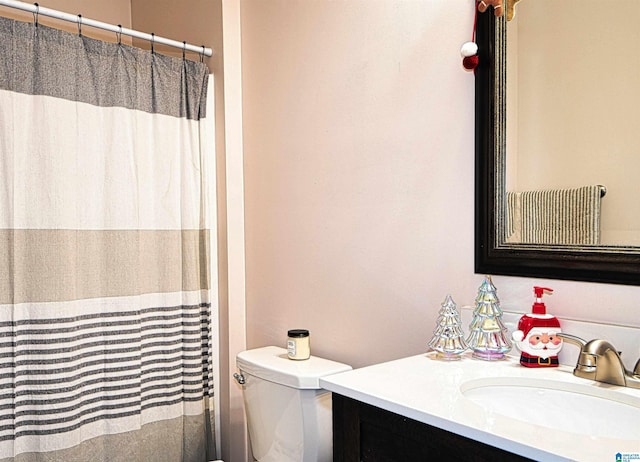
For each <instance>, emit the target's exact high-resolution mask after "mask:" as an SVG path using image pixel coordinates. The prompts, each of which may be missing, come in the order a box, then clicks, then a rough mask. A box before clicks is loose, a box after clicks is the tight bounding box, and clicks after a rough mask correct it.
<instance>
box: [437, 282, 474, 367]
mask: <svg viewBox="0 0 640 462" xmlns="http://www.w3.org/2000/svg"><path fill="white" fill-rule="evenodd" d="M438 315H439V316H438V319H437V320H436V328H435V329H434V331H433V338H432V339H431V341H430V342H429V346H430V347H431V349H432V350H435V351H436V352H437V353H436V358H438V359H443V360H446V361H455V360H457V359H460V355H461V354H462V353H464V352H465V350H466V349H467V344H466V342H465V340H464V332H463V331H462V321H461V320H460V314H459V313H458V308H457V306H456V304H455V302H454V301H453V298H451V295H447V297H446V298H445V300H444V302H442V305H441V306H440V311H439V312H438Z"/></svg>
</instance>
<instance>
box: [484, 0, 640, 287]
mask: <svg viewBox="0 0 640 462" xmlns="http://www.w3.org/2000/svg"><path fill="white" fill-rule="evenodd" d="M581 1H582V6H581V7H580V8H578V7H575V6H574V7H573V12H572V13H571V15H570V16H569V17H564V18H562V17H561V15H558V16H555V13H557V12H558V11H556V10H557V7H556V6H555V5H558V2H552V3H553V4H554V6H551V7H550V6H548V3H549V2H538V0H536V1H534V2H531V1H528V0H525V1H522V2H520V3H519V4H518V9H517V14H516V18H515V20H514V21H520V24H519V26H520V27H521V28H522V27H523V24H524V21H525V20H526V18H524V16H525V15H526V14H527V9H528V8H525V7H526V6H527V3H547V7H546V9H545V10H546V11H545V12H543V13H540V14H542V15H543V18H544V21H543V23H544V25H545V29H544V30H542V31H535V32H531V33H530V35H534V36H535V35H536V34H537V35H538V36H539V37H543V38H541V39H539V40H536V41H531V40H530V41H529V42H528V43H527V42H525V40H524V39H523V41H522V43H516V44H514V43H513V42H514V41H515V39H514V38H513V37H512V35H513V34H512V33H511V32H510V33H511V36H509V37H510V40H511V41H512V43H511V44H512V48H513V49H515V50H516V51H522V50H523V49H526V50H527V51H529V53H528V54H531V55H532V57H533V58H534V59H535V60H537V61H534V64H533V65H530V67H526V66H527V65H526V64H525V63H524V57H523V56H520V55H518V56H517V59H518V61H521V60H522V61H523V62H520V63H519V64H518V68H517V69H519V72H516V73H517V74H520V73H521V72H522V70H523V69H527V71H526V74H527V75H526V77H527V78H528V79H529V81H528V82H527V83H526V85H525V84H524V83H521V82H518V81H517V80H515V79H514V75H513V74H514V71H513V64H512V63H511V62H510V61H508V60H507V53H508V52H507V49H508V47H507V40H508V38H507V37H508V32H507V28H508V27H512V26H511V25H512V23H511V22H510V23H508V24H509V26H507V22H506V21H505V19H504V18H498V19H496V18H494V17H493V16H492V15H490V14H486V13H485V14H479V15H478V19H477V32H476V41H477V43H478V47H479V52H478V54H479V58H480V64H479V66H478V68H477V69H476V101H475V103H476V104H475V110H476V125H475V134H476V139H475V144H476V148H475V149H476V173H475V175H476V176H475V183H476V198H475V201H476V202H475V219H476V230H475V231H476V233H475V235H476V245H475V249H476V254H475V262H476V272H478V273H486V274H502V275H513V276H528V277H543V278H554V279H569V280H581V281H592V282H608V283H619V284H633V285H640V247H638V246H637V245H638V243H639V242H640V239H638V238H637V237H634V236H640V225H639V226H638V227H637V228H634V229H635V231H634V230H632V231H629V229H632V225H631V223H632V222H633V221H634V220H635V219H636V218H637V219H638V220H639V222H640V212H639V211H637V210H636V209H637V207H638V206H637V205H636V204H637V203H638V202H639V201H638V199H640V188H638V186H637V184H638V183H640V182H638V181H636V179H635V173H630V172H635V171H637V169H635V168H633V167H630V166H628V165H627V166H626V167H625V169H626V172H628V173H627V174H626V175H622V176H620V175H618V178H616V179H615V181H614V177H615V175H614V174H613V173H612V170H613V165H614V164H617V163H622V161H617V160H616V161H613V160H612V158H610V157H609V156H611V155H612V151H624V150H626V156H627V158H631V159H635V158H638V157H639V156H638V155H637V153H636V151H637V148H635V149H632V146H631V143H632V142H629V141H628V138H627V139H626V141H625V140H621V139H620V138H622V135H623V134H624V133H628V134H629V135H634V134H635V131H636V129H635V127H637V126H638V122H637V121H636V122H632V121H631V120H629V119H630V118H629V117H627V118H623V119H622V120H621V121H618V122H612V124H610V120H609V118H610V117H611V116H612V115H613V113H614V112H616V113H617V112H622V111H621V109H620V108H617V109H612V108H609V109H604V106H602V103H603V102H606V103H610V102H611V100H615V101H617V102H620V103H622V104H627V103H628V100H629V99H630V98H629V97H628V96H625V93H624V92H622V93H621V94H620V95H615V94H614V93H612V91H619V89H620V87H621V84H620V83H616V84H613V86H611V85H608V84H604V83H603V84H602V85H598V82H596V83H595V84H594V83H593V81H591V82H592V83H591V84H589V85H587V87H588V88H589V91H588V92H583V93H582V94H580V95H579V99H578V101H573V102H570V103H567V102H562V103H560V102H559V101H560V100H559V97H560V95H562V96H563V97H564V96H565V95H566V94H569V93H573V92H574V90H576V89H577V88H579V87H580V86H581V85H577V84H576V83H575V79H577V78H579V74H580V73H582V74H585V73H587V74H589V75H588V76H587V77H591V75H598V74H599V73H600V72H601V71H603V70H604V71H606V70H608V68H609V67H611V64H610V63H609V62H605V61H604V57H603V54H602V53H606V54H607V59H608V58H610V57H611V56H610V55H614V57H615V58H617V61H619V62H621V61H624V63H623V64H629V62H630V61H633V65H635V69H636V71H635V72H634V73H631V75H628V73H627V74H625V73H624V72H623V71H620V70H618V71H615V72H613V74H614V75H615V76H617V77H618V78H620V77H621V76H622V78H623V79H626V80H627V81H628V82H631V84H632V85H633V86H635V87H640V86H638V85H637V83H636V81H637V76H638V71H637V69H638V64H637V63H636V62H635V61H637V60H635V59H634V58H633V54H631V55H629V54H626V53H625V52H624V51H621V50H620V49H619V48H617V45H612V42H611V41H610V40H611V39H612V38H613V35H615V34H614V32H615V31H617V30H619V29H622V28H623V27H622V26H623V23H621V21H620V20H619V15H618V14H616V23H615V24H610V23H607V21H606V19H603V16H602V14H601V10H599V9H598V8H597V7H596V6H594V7H593V12H592V13H594V12H598V11H599V13H598V14H592V16H596V17H597V18H598V21H599V22H598V23H596V26H598V30H604V32H601V33H594V30H595V27H596V26H592V27H590V26H588V25H586V23H585V22H584V21H585V18H584V16H583V15H582V14H577V13H578V12H581V11H582V10H585V9H589V7H588V6H587V7H585V6H584V1H585V0H581ZM630 1H631V2H632V3H633V1H634V0H630ZM561 3H564V2H561ZM594 3H597V2H594ZM607 4H610V5H618V2H611V3H609V2H608V3H607ZM636 8H637V7H636ZM571 21H576V24H578V25H579V28H582V29H583V30H582V33H577V32H576V30H579V28H570V27H567V24H568V23H567V22H571ZM623 22H624V24H632V25H633V28H632V29H631V30H634V31H635V30H637V29H638V28H637V26H636V25H635V24H637V22H633V21H629V22H627V21H626V20H625V21H623ZM563 29H569V30H572V31H573V33H572V37H571V38H572V39H573V40H574V41H578V42H579V43H580V40H583V42H582V43H580V44H581V45H582V46H581V47H578V49H579V50H581V52H579V53H571V54H569V53H567V52H566V51H565V53H564V55H563V56H562V57H561V58H560V59H559V61H560V62H561V63H562V64H563V65H564V66H565V69H564V70H562V69H560V71H552V70H551V68H550V67H549V66H550V61H551V58H550V56H549V55H550V54H551V53H552V52H553V49H552V48H558V49H562V46H560V45H559V44H558V40H560V38H559V36H558V33H559V32H560V31H561V30H563ZM636 33H637V32H636ZM585 40H586V43H585V42H584V41H585ZM595 40H597V41H598V42H599V44H602V43H604V44H605V48H604V50H605V51H603V52H601V53H600V54H598V52H597V50H596V49H595V48H596V47H595V46H591V45H590V43H589V42H590V41H595ZM627 41H629V40H627ZM531 43H534V44H535V45H536V46H540V47H542V46H544V45H545V44H546V45H548V46H549V47H551V48H546V49H542V48H541V49H539V50H537V51H535V52H532V51H531V48H527V47H530V45H531ZM635 43H637V40H632V41H631V45H634V44H635ZM567 54H569V56H567ZM572 61H577V62H579V63H578V64H576V65H574V64H572ZM582 62H585V63H588V66H587V69H590V70H588V71H584V70H583V71H581V72H579V73H578V76H573V77H570V78H569V77H568V74H569V71H570V70H571V69H573V68H579V67H580V66H579V64H581V63H582ZM596 69H597V72H596ZM539 70H542V71H543V72H542V74H540V73H539V72H538V71H539ZM554 72H559V74H556V75H555V79H552V81H551V82H550V83H548V84H547V86H545V87H544V90H542V88H543V87H542V84H541V82H543V81H544V79H545V78H548V77H549V76H550V75H551V76H554ZM509 73H510V75H509ZM536 73H537V74H536ZM605 73H606V72H605ZM565 77H566V78H568V79H569V80H561V79H565ZM571 79H574V80H571ZM567 82H568V83H567ZM509 85H510V87H509ZM514 87H515V89H514ZM518 87H522V91H520V93H519V95H520V96H518V93H515V95H516V96H514V91H515V90H517V89H518ZM558 90H559V91H558ZM636 90H637V89H636ZM554 93H555V94H554ZM544 94H553V97H554V98H553V99H552V101H551V102H544V98H543V96H544ZM527 97H529V100H528V101H527V100H526V98H527ZM514 100H515V101H517V103H518V104H515V105H517V106H518V113H517V114H518V117H517V120H518V121H519V122H520V123H519V124H516V123H515V122H514V119H513V118H512V116H511V113H510V111H511V109H512V106H514ZM551 104H563V105H564V110H565V111H566V112H565V114H564V118H561V119H559V120H560V122H558V121H557V120H556V122H555V126H556V127H557V125H558V124H559V123H562V126H561V127H559V129H560V132H561V134H562V136H561V137H560V139H561V141H557V140H553V139H552V137H551V135H550V134H549V132H546V135H541V134H543V133H545V130H546V128H545V127H544V124H542V125H541V122H531V120H532V119H528V118H527V117H530V115H525V114H521V113H520V112H519V111H520V110H521V109H522V108H525V107H529V108H531V107H533V108H535V109H536V110H537V111H538V112H539V113H541V114H542V115H543V116H545V117H544V118H543V119H542V122H545V121H548V120H553V119H552V116H555V114H551V113H550V112H549V111H552V112H553V111H559V109H558V106H556V107H555V109H554V108H552V107H551ZM635 107H637V106H635ZM635 107H634V109H635ZM545 111H546V112H545ZM589 111H593V114H592V115H591V116H588V117H582V116H583V115H584V114H585V113H587V114H588V113H589ZM508 112H509V115H508ZM635 112H636V113H637V112H638V111H637V110H635ZM569 116H572V117H571V118H574V119H582V120H583V122H584V121H585V120H586V122H588V123H591V126H590V128H589V129H588V131H587V132H586V133H585V134H582V135H579V137H580V136H582V137H583V138H588V137H589V136H592V135H595V134H598V135H599V136H600V138H599V139H600V140H603V139H604V140H605V141H599V142H600V145H599V146H598V147H596V145H595V142H594V140H593V139H592V140H589V143H587V144H586V145H580V147H579V148H575V149H574V146H577V143H578V142H577V141H575V140H573V141H572V140H571V139H570V138H569V137H568V134H569V133H571V132H575V131H577V130H578V129H577V128H574V127H573V126H572V125H569V123H568V119H569V118H570V117H569ZM523 120H527V121H528V122H527V123H526V124H523V123H522V121H523ZM539 120H540V119H539ZM594 122H595V123H594ZM523 125H524V127H523ZM551 125H554V124H550V126H551ZM532 126H535V131H534V135H533V136H531V135H529V133H528V132H527V130H529V129H530V128H531V127H532ZM514 127H515V128H517V129H518V130H517V131H516V130H515V128H514ZM556 131H558V129H556ZM527 137H529V138H534V139H535V138H537V142H538V144H537V145H536V146H534V147H528V146H525V145H524V144H523V140H524V139H525V138H527ZM606 137H608V138H609V140H611V141H612V142H611V143H609V142H607V139H606ZM614 138H615V139H614ZM594 139H595V138H594ZM516 140H517V144H516V143H515V141H516ZM614 141H615V142H614ZM623 141H624V142H626V143H628V144H629V146H631V147H627V146H624V147H622V145H620V144H619V143H620V142H623ZM514 146H515V147H514ZM585 146H586V147H585ZM592 148H593V150H594V151H596V150H597V151H598V152H589V153H585V152H584V151H586V150H588V149H592ZM605 148H607V149H605ZM513 151H516V153H517V156H518V158H519V160H518V162H517V163H516V162H515V161H514V160H513V158H510V157H509V156H510V155H512V154H513ZM527 151H531V152H533V156H534V157H533V158H529V160H526V159H525V160H522V158H521V157H523V156H525V155H528V154H525V152H527ZM547 151H549V152H547ZM603 151H605V152H603ZM541 152H542V153H543V154H540V153H541ZM576 152H578V154H579V156H578V157H577V158H574V159H573V160H571V161H569V162H568V164H567V165H568V166H565V167H559V168H557V170H558V171H559V172H560V175H553V174H549V170H550V169H551V170H553V169H554V166H555V165H559V164H557V163H556V164H554V163H553V162H552V161H553V159H556V161H557V156H559V155H561V154H563V153H564V154H569V155H576ZM546 154H549V156H550V157H547V158H546V159H545V155H546ZM580 156H581V157H580ZM549 159H551V160H549ZM589 162H590V163H594V164H596V165H597V167H596V169H595V170H593V172H595V173H584V172H583V170H584V169H582V167H584V165H583V164H585V163H589ZM518 164H522V165H528V169H527V171H526V173H522V172H518V171H517V170H516V165H518ZM536 164H539V165H541V166H542V168H538V169H537V170H540V171H541V175H539V176H537V177H536V176H535V175H534V174H533V173H534V172H533V170H535V169H534V168H532V167H531V165H536ZM572 165H573V166H574V168H571V166H572ZM572 173H576V174H575V175H573V176H571V174H572ZM577 173H580V175H582V178H581V177H580V175H579V174H577ZM589 175H591V176H589ZM558 178H560V179H561V180H562V181H566V188H574V187H576V186H578V185H580V184H582V183H581V182H584V183H590V184H594V185H598V184H603V185H605V186H606V189H607V195H605V197H603V198H602V200H601V206H602V213H601V220H600V223H601V228H602V231H603V232H602V236H600V237H599V238H598V239H599V240H598V241H597V242H595V243H588V244H586V243H573V242H570V243H556V242H555V241H543V242H542V243H530V242H529V241H527V240H520V239H515V240H514V239H513V238H512V234H511V231H512V229H513V224H512V220H510V219H511V218H512V217H513V216H514V214H513V213H512V210H513V209H512V206H511V204H508V201H509V200H511V197H513V193H514V188H515V190H517V191H523V190H526V189H535V190H546V189H548V188H553V189H555V188H564V187H565V184H561V183H558V181H560V180H559V179H558ZM519 180H520V181H519ZM525 180H526V181H525ZM605 180H606V181H605ZM554 181H556V183H554ZM519 183H520V184H519ZM607 183H608V184H607ZM523 184H524V185H525V186H522V185H523ZM507 186H508V187H509V188H510V189H508V188H507ZM521 186H522V187H521ZM625 188H626V189H625ZM508 192H509V195H508ZM621 197H622V199H624V197H627V202H626V203H624V204H623V203H622V202H620V201H619V200H618V199H620V198H621ZM618 204H622V205H618ZM614 212H615V213H617V214H618V218H615V213H614ZM612 214H613V215H612ZM604 220H608V222H607V224H604ZM621 223H623V224H624V226H622V227H620V226H618V225H620V224H621ZM612 224H614V225H616V226H618V228H621V229H622V228H624V229H623V231H625V232H618V233H617V234H616V233H615V232H614V231H615V226H614V227H612V226H611V225H612ZM605 231H606V232H605ZM612 236H613V237H612Z"/></svg>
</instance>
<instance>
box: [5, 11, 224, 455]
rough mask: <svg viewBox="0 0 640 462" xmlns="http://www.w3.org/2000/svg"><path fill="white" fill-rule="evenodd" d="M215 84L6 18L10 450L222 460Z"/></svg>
mask: <svg viewBox="0 0 640 462" xmlns="http://www.w3.org/2000/svg"><path fill="white" fill-rule="evenodd" d="M208 79H209V76H208V71H207V68H206V66H205V65H204V64H203V63H200V62H193V61H189V60H184V59H180V58H171V57H167V56H162V55H159V54H155V53H150V52H147V51H143V50H140V49H137V48H134V47H130V46H126V45H121V44H118V43H107V42H102V41H98V40H94V39H91V38H88V37H84V36H81V35H76V34H70V33H67V32H63V31H60V30H56V29H51V28H48V27H45V26H43V25H35V24H31V23H25V22H18V21H13V20H10V19H6V18H0V461H2V462H4V461H25V462H26V461H65V462H74V461H78V462H80V461H92V462H93V461H122V462H135V461H139V462H154V461H159V462H164V461H167V462H178V461H194V462H196V461H197V462H203V461H206V460H209V459H215V458H216V457H215V447H214V443H213V441H215V438H214V430H215V429H214V425H213V422H215V419H214V413H215V409H214V408H213V386H212V383H213V378H214V375H213V364H214V363H215V362H216V360H215V356H214V350H215V348H214V346H213V342H214V336H215V332H214V331H215V328H214V325H217V324H216V316H217V309H216V305H215V301H216V299H217V295H216V294H215V292H214V288H215V287H217V283H216V281H215V274H214V273H212V270H213V271H215V265H210V264H209V261H210V260H211V259H212V258H213V257H212V255H213V253H214V252H215V243H214V242H213V239H214V237H212V235H213V234H214V233H213V232H212V231H210V230H215V225H214V223H213V221H212V217H214V216H215V213H214V210H213V207H214V201H213V200H212V191H214V189H212V185H211V181H212V180H213V178H214V177H215V173H214V170H213V169H214V162H215V160H214V155H213V153H212V152H211V151H212V149H213V134H212V131H213V122H212V121H211V120H210V119H208V118H206V117H205V109H206V97H207V87H208V83H209V82H208ZM210 93H211V92H210ZM211 112H213V111H211ZM212 304H213V306H212Z"/></svg>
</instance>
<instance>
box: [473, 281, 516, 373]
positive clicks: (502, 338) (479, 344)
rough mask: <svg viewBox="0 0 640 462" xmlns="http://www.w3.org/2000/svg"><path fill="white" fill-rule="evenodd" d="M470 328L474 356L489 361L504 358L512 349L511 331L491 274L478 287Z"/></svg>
mask: <svg viewBox="0 0 640 462" xmlns="http://www.w3.org/2000/svg"><path fill="white" fill-rule="evenodd" d="M469 330H470V332H469V338H467V344H468V345H469V348H470V349H471V350H473V357H474V358H478V359H484V360H487V361H491V360H496V359H502V358H504V354H505V353H507V352H508V351H509V350H511V346H512V345H511V339H510V336H509V331H508V329H507V328H506V327H505V325H504V323H503V322H502V309H501V308H500V300H498V296H497V295H496V288H495V286H494V285H493V282H491V277H490V276H486V277H485V278H484V281H483V282H482V284H481V285H480V287H479V288H478V296H477V297H476V308H475V310H474V311H473V319H472V320H471V324H470V325H469Z"/></svg>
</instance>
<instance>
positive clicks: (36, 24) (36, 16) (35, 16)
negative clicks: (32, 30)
mask: <svg viewBox="0 0 640 462" xmlns="http://www.w3.org/2000/svg"><path fill="white" fill-rule="evenodd" d="M34 5H35V7H36V11H34V12H33V24H34V25H35V26H36V27H38V14H40V5H38V4H37V3H34Z"/></svg>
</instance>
